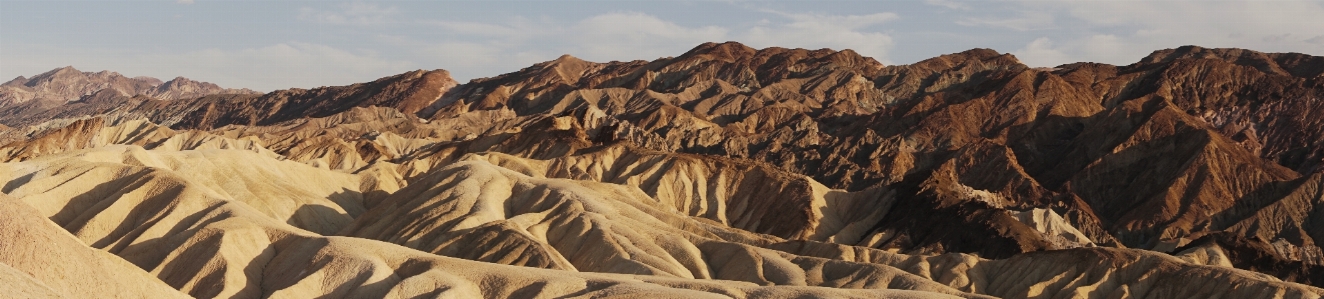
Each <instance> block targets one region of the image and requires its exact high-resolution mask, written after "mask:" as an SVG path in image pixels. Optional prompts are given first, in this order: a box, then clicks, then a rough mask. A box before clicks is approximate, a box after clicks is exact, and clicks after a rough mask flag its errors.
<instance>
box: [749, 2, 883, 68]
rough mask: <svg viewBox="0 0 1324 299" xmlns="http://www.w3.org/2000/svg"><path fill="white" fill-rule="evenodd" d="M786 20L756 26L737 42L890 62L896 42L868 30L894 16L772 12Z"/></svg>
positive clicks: (879, 33)
mask: <svg viewBox="0 0 1324 299" xmlns="http://www.w3.org/2000/svg"><path fill="white" fill-rule="evenodd" d="M770 12H772V13H775V14H778V15H781V16H783V17H784V18H786V19H789V20H790V22H787V23H776V22H774V24H771V25H759V26H755V27H753V28H750V29H749V30H747V31H746V32H744V34H742V35H739V36H736V39H737V40H739V41H742V42H746V43H748V44H749V45H750V46H753V47H799V48H809V49H817V48H823V47H828V48H833V49H837V50H842V49H852V50H855V51H856V52H858V53H860V55H864V56H869V57H873V58H875V59H878V60H879V61H882V62H884V63H890V62H889V61H888V60H887V55H888V53H889V52H890V51H891V49H892V47H893V46H894V45H895V43H894V42H893V40H892V37H891V36H890V35H888V34H886V33H882V32H877V31H870V30H869V28H868V27H870V26H875V25H879V24H884V23H887V22H891V21H893V20H896V19H897V18H898V16H897V15H896V14H894V13H875V14H868V15H846V16H841V15H827V14H812V13H783V12H773V11H770Z"/></svg>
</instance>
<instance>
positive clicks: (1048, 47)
mask: <svg viewBox="0 0 1324 299" xmlns="http://www.w3.org/2000/svg"><path fill="white" fill-rule="evenodd" d="M1011 53H1012V54H1013V55H1016V58H1019V59H1020V60H1021V63H1024V64H1025V65H1029V66H1032V67H1051V66H1058V65H1061V64H1064V63H1071V62H1073V61H1071V57H1070V56H1068V55H1067V54H1066V53H1062V51H1061V50H1058V49H1055V48H1054V47H1053V40H1052V39H1049V38H1047V37H1040V38H1037V39H1035V40H1034V41H1032V42H1030V43H1029V44H1026V45H1025V47H1024V48H1021V49H1019V50H1016V51H1012V52H1011Z"/></svg>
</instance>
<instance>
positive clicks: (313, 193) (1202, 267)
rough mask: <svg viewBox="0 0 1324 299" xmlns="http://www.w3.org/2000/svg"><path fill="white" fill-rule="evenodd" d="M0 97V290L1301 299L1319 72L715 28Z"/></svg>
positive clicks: (1310, 232) (1314, 286)
mask: <svg viewBox="0 0 1324 299" xmlns="http://www.w3.org/2000/svg"><path fill="white" fill-rule="evenodd" d="M80 74H81V75H80ZM108 74H113V73H108ZM78 76H82V77H78ZM52 78H55V79H52ZM61 78H62V79H61ZM70 78H74V79H70ZM79 78H83V79H79ZM88 78H91V79H88ZM107 78H109V79H107ZM57 79H58V80H57ZM176 81H179V82H176ZM88 82H96V83H88ZM107 82H108V83H107ZM154 82H158V83H154ZM0 88H3V89H0V95H3V96H4V98H0V109H3V111H4V113H0V124H3V126H0V161H4V163H0V178H3V179H4V180H3V181H0V186H2V187H3V189H0V192H3V193H4V195H0V209H4V210H5V211H3V213H4V214H5V215H11V216H8V217H4V218H3V219H0V224H3V229H0V238H2V239H0V247H3V249H2V250H0V266H3V267H0V281H3V282H0V285H3V286H4V288H5V289H6V290H8V291H9V292H10V293H12V294H23V295H24V297H32V298H38V297H41V298H45V297H51V298H61V297H66V298H68V297H72V298H81V297H195V298H217V297H223V298H264V297H277V298H285V297H296V298H308V297H321V298H364V297H367V298H377V297H391V298H415V297H427V298H431V297H452V298H470V297H489V298H506V297H521V298H522V297H558V298H559V297H612V296H627V297H679V298H694V297H714V298H726V297H735V298H745V297H754V298H761V297H775V298H780V297H857V298H1208V297H1219V296H1222V297H1224V298H1319V297H1321V295H1324V289H1320V288H1319V287H1320V286H1324V276H1321V275H1324V274H1322V273H1324V270H1321V269H1320V268H1321V267H1324V249H1321V248H1320V247H1319V245H1318V244H1316V243H1315V240H1316V239H1319V238H1324V227H1320V226H1319V225H1320V224H1324V189H1322V188H1321V187H1324V174H1322V173H1321V171H1322V170H1324V145H1321V144H1319V142H1320V140H1324V122H1321V121H1320V119H1321V117H1320V116H1319V115H1317V114H1321V113H1324V104H1320V101H1319V99H1321V98H1324V57H1318V56H1309V55H1304V54H1295V53H1260V52H1255V51H1250V50H1241V49H1206V48H1200V47H1194V46H1188V47H1182V48H1178V49H1167V50H1159V51H1155V52H1154V53H1153V54H1151V55H1149V56H1148V57H1144V58H1141V59H1140V61H1138V62H1136V63H1134V64H1131V65H1126V66H1114V65H1106V64H1097V63H1075V64H1067V65H1061V66H1058V67H1055V68H1031V67H1028V66H1026V65H1024V64H1022V63H1021V62H1020V61H1019V60H1018V59H1017V58H1016V57H1014V56H1012V55H1010V54H1003V53H998V52H996V51H993V50H988V49H974V50H969V51H965V52H961V53H955V54H949V55H943V56H939V57H935V58H932V59H928V60H924V61H920V62H917V63H914V64H910V65H895V66H885V65H882V64H880V63H878V62H877V61H875V60H873V59H872V58H868V57H863V56H860V55H858V54H856V53H855V52H853V51H850V50H842V51H834V50H828V49H821V50H805V49H783V48H767V49H753V48H749V47H747V46H744V45H741V44H738V43H730V42H728V43H720V44H719V43H708V44H703V45H700V46H698V47H696V48H694V49H693V50H690V51H689V52H687V53H683V54H682V55H679V56H676V57H669V58H661V59H656V60H651V61H642V60H641V61H629V62H609V63H596V62H588V61H584V60H581V59H578V58H575V57H573V56H569V55H566V56H562V57H560V58H558V59H556V60H552V61H548V62H543V63H539V64H536V65H533V66H530V67H528V68H525V69H521V70H518V71H516V72H512V73H507V74H503V75H500V76H496V77H492V78H481V79H475V80H472V81H470V82H467V83H463V84H461V83H459V82H457V81H455V80H453V79H452V78H451V77H450V75H449V73H448V72H446V71H444V70H434V71H424V70H419V71H413V72H407V73H403V74H399V75H395V76H390V77H385V78H381V79H379V80H376V81H372V82H367V83H360V84H354V85H348V86H336V87H323V88H317V89H310V90H305V89H289V90H279V91H274V92H271V93H266V94H257V93H253V92H250V91H246V90H233V89H220V88H219V87H215V85H210V84H205V83H198V82H194V81H189V80H187V79H182V78H178V79H175V80H172V81H171V82H164V83H159V81H150V80H147V79H127V78H123V77H122V76H118V74H113V75H107V73H106V72H103V73H95V74H90V73H76V72H75V71H71V69H68V70H66V69H59V70H56V71H52V72H49V73H46V74H42V75H38V76H34V77H33V78H32V79H26V78H19V79H16V80H14V81H11V82H10V83H6V84H4V87H0ZM35 94H41V95H42V96H40V97H39V96H35ZM34 103H38V104H34Z"/></svg>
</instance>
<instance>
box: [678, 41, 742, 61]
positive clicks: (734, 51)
mask: <svg viewBox="0 0 1324 299" xmlns="http://www.w3.org/2000/svg"><path fill="white" fill-rule="evenodd" d="M757 51H758V50H755V49H754V48H751V47H749V46H746V45H745V44H741V43H739V42H735V41H728V42H724V43H714V42H706V43H703V44H700V45H698V46H696V47H694V48H693V49H690V51H689V52H685V54H682V55H681V57H690V56H694V55H702V54H708V55H713V56H717V57H722V58H736V57H743V56H750V55H753V54H754V53H755V52H757Z"/></svg>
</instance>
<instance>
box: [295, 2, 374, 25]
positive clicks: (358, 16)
mask: <svg viewBox="0 0 1324 299" xmlns="http://www.w3.org/2000/svg"><path fill="white" fill-rule="evenodd" d="M397 14H399V10H398V9H396V8H395V7H382V6H379V5H377V4H375V3H363V2H351V3H344V4H341V5H339V10H337V11H327V10H320V9H315V8H311V7H304V8H301V9H299V15H298V16H297V17H296V18H297V19H298V20H300V21H305V22H315V23H326V24H355V25H373V24H384V23H388V22H390V21H391V20H393V17H395V16H396V15H397Z"/></svg>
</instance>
